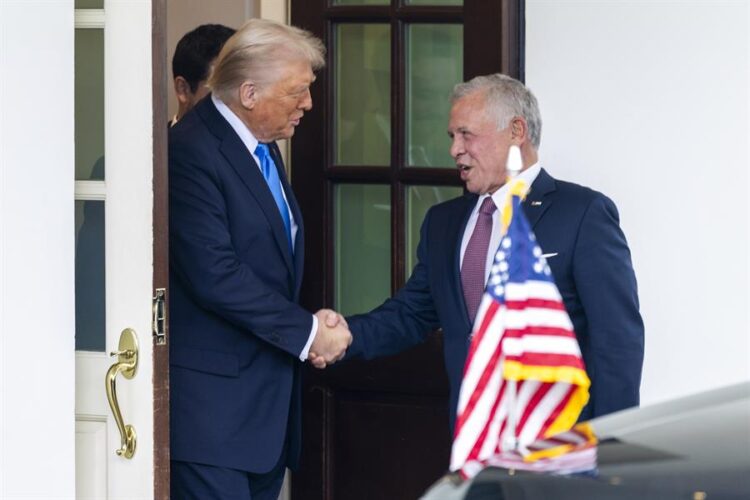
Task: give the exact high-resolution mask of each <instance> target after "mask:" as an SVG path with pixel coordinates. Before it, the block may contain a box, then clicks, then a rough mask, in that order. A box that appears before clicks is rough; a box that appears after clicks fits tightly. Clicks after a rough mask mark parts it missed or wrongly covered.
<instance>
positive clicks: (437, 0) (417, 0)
mask: <svg viewBox="0 0 750 500" xmlns="http://www.w3.org/2000/svg"><path fill="white" fill-rule="evenodd" d="M463 4H464V0H406V5H463Z"/></svg>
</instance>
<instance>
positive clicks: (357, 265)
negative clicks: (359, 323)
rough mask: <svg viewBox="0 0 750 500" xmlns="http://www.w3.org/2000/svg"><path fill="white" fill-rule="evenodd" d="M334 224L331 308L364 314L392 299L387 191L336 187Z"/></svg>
mask: <svg viewBox="0 0 750 500" xmlns="http://www.w3.org/2000/svg"><path fill="white" fill-rule="evenodd" d="M334 220H335V234H334V238H335V240H334V241H335V248H334V255H335V273H336V276H335V284H336V285H335V291H334V296H335V300H334V302H335V306H334V307H335V309H336V310H337V311H339V312H341V313H342V314H353V313H360V312H366V311H369V310H370V309H372V308H373V307H375V306H378V305H380V304H381V303H382V302H383V301H384V300H385V299H386V298H388V297H389V296H390V295H391V190H390V186H383V185H373V184H339V185H337V186H336V190H335V196H334Z"/></svg>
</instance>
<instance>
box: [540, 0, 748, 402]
mask: <svg viewBox="0 0 750 500" xmlns="http://www.w3.org/2000/svg"><path fill="white" fill-rule="evenodd" d="M749 26H750V15H749V14H748V4H747V3H746V2H744V1H718V0H717V1H705V0H704V1H687V0H685V1H665V0H652V1H649V2H646V1H638V0H620V1H615V0H599V1H580V0H578V1H576V0H527V1H526V82H527V84H528V85H529V87H530V88H531V89H532V90H533V91H534V92H535V94H536V95H537V97H538V99H539V103H540V107H541V110H542V117H543V121H544V130H543V134H542V147H541V156H542V161H543V164H544V165H545V166H546V168H547V169H548V170H549V171H550V172H551V173H552V175H553V176H557V177H559V178H561V179H565V180H571V181H574V182H579V183H581V184H585V185H588V186H590V187H593V188H594V189H597V190H600V191H602V192H604V193H606V194H607V195H609V196H610V197H611V198H612V199H613V200H614V201H615V203H616V204H617V205H618V208H619V209H620V216H621V223H622V227H623V229H624V231H625V234H626V236H627V238H628V240H629V242H630V247H631V250H632V253H633V262H634V265H635V269H636V274H637V277H638V282H639V291H640V298H641V311H642V314H643V317H644V321H645V323H646V360H645V366H644V373H643V383H642V385H641V396H642V402H643V403H649V402H655V401H661V400H664V399H668V398H671V397H674V396H679V395H684V394H689V393H694V392H698V391H701V390H706V389H710V388H713V387H717V386H721V385H725V384H730V383H734V382H738V381H741V380H746V379H749V378H750V344H749V340H748V339H750V329H749V328H748V326H750V321H749V320H748V318H749V316H748V311H749V310H750V308H749V307H748V305H749V302H750V295H749V294H748V288H749V287H748V285H749V283H750V279H749V278H750V274H749V266H748V262H749V255H750V254H748V250H749V249H748V234H749V233H750V225H749V220H750V218H749V205H748V192H749V189H748V188H749V187H750V186H749V184H748V166H749V163H748V160H749V158H748V151H749V149H748V144H749V141H748V139H749V137H748V132H749V130H748V116H750V115H749V106H748V68H749V67H750V64H749V58H748V53H749V51H748V27H749Z"/></svg>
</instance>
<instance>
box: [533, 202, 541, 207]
mask: <svg viewBox="0 0 750 500" xmlns="http://www.w3.org/2000/svg"><path fill="white" fill-rule="evenodd" d="M541 204H542V202H541V201H532V202H531V206H532V207H538V206H539V205H541Z"/></svg>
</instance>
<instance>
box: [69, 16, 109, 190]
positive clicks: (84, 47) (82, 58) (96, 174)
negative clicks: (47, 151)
mask: <svg viewBox="0 0 750 500" xmlns="http://www.w3.org/2000/svg"><path fill="white" fill-rule="evenodd" d="M75 150H76V153H75V157H76V177H75V178H76V180H89V179H96V180H103V179H104V162H103V160H102V157H103V155H104V30H102V29H77V30H75Z"/></svg>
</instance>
